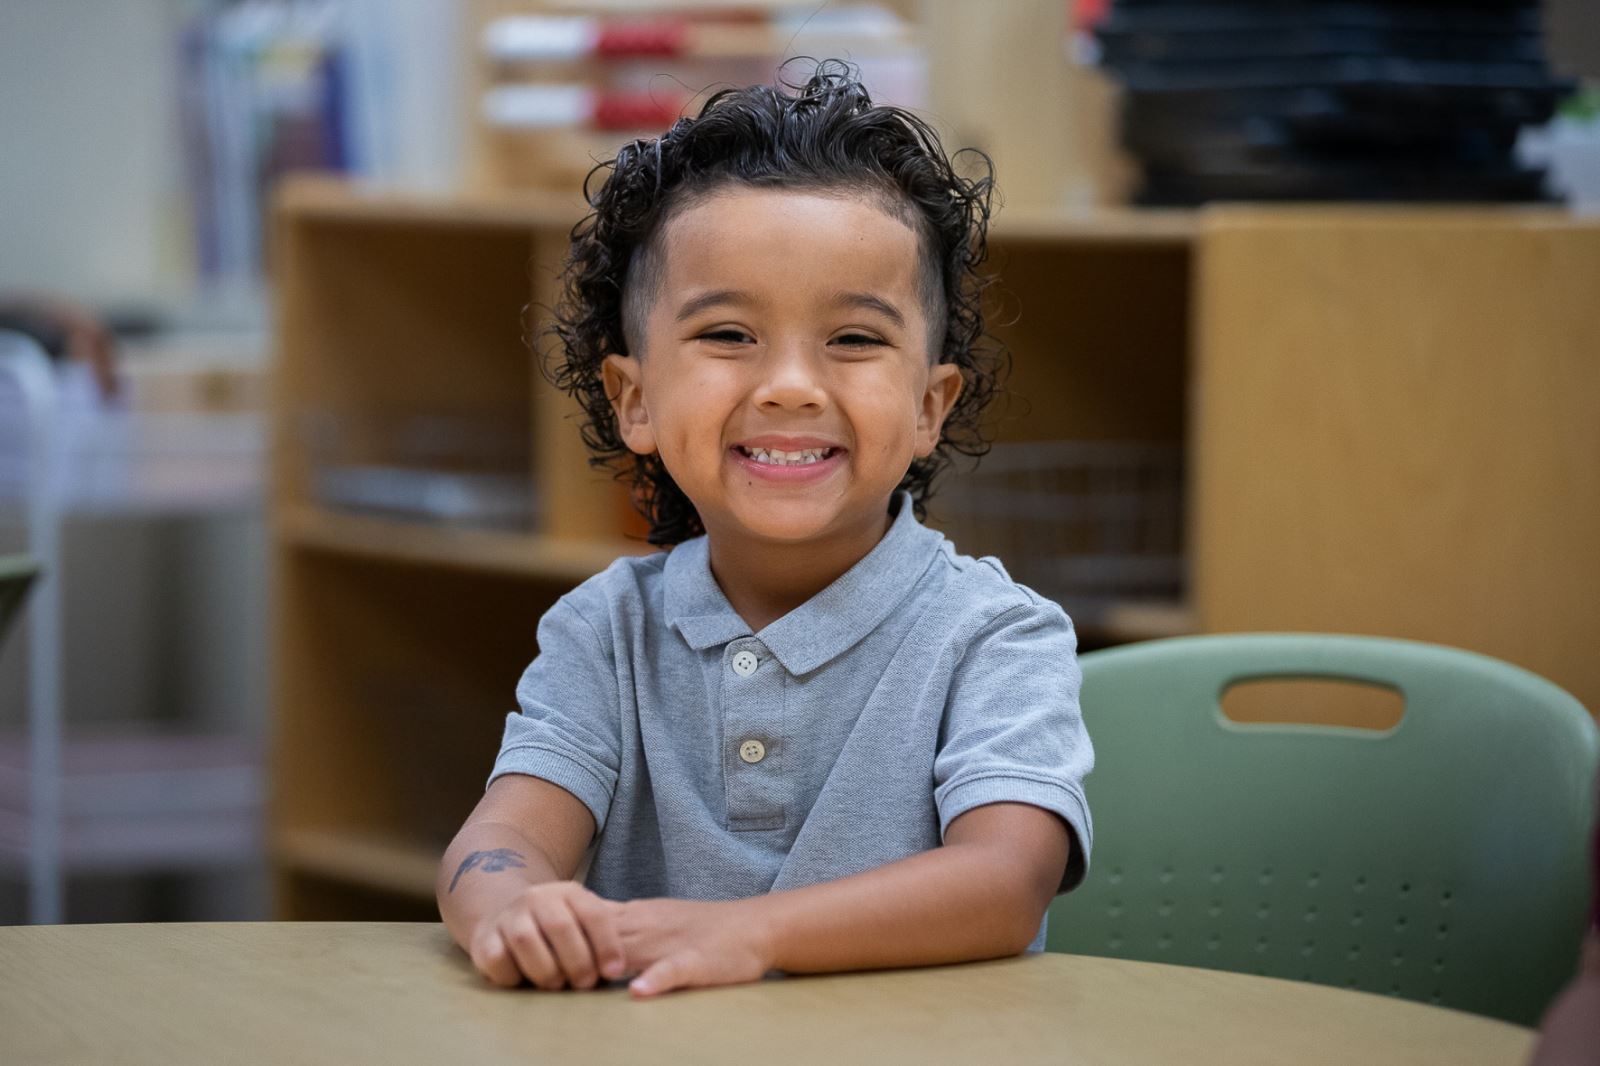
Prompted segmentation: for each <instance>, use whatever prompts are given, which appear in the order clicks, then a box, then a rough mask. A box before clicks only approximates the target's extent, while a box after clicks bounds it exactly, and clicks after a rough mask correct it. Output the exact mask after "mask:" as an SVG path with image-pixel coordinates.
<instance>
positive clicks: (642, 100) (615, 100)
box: [590, 93, 683, 130]
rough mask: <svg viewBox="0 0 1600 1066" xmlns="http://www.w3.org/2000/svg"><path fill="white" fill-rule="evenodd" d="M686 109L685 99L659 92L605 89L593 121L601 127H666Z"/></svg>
mask: <svg viewBox="0 0 1600 1066" xmlns="http://www.w3.org/2000/svg"><path fill="white" fill-rule="evenodd" d="M682 113H683V99H682V98H680V97H677V96H662V95H660V94H658V93H604V94H602V95H601V96H600V98H599V99H598V100H596V101H595V105H594V117H593V118H592V119H591V120H590V125H591V126H592V127H594V128H595V129H601V130H664V129H666V128H667V127H668V126H670V125H672V124H673V123H674V122H676V121H677V120H678V116H679V115H681V114H682Z"/></svg>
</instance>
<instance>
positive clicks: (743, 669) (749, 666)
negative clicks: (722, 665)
mask: <svg viewBox="0 0 1600 1066" xmlns="http://www.w3.org/2000/svg"><path fill="white" fill-rule="evenodd" d="M760 665H761V660H760V659H758V658H756V653H755V652H753V651H740V652H734V655H733V672H734V673H736V674H738V675H739V676H740V677H749V676H750V675H751V674H753V673H755V672H756V667H757V666H760ZM757 758H759V756H757ZM751 761H754V760H751Z"/></svg>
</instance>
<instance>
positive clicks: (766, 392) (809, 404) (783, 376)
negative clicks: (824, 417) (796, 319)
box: [753, 345, 828, 410]
mask: <svg viewBox="0 0 1600 1066" xmlns="http://www.w3.org/2000/svg"><path fill="white" fill-rule="evenodd" d="M818 370H819V368H818V367H817V365H816V362H815V359H814V358H813V356H812V354H811V353H810V352H807V351H805V350H803V349H802V348H800V346H798V345H796V346H793V347H785V348H784V349H776V348H775V349H774V350H772V351H769V353H768V355H767V358H765V359H763V360H762V361H761V372H762V377H761V381H760V383H759V384H757V386H756V389H755V394H754V397H753V399H754V400H755V402H756V405H757V406H759V407H792V408H797V409H798V408H817V409H819V410H820V409H821V408H823V407H825V406H826V405H827V401H828V394H827V390H826V389H824V388H823V385H822V379H821V376H820V374H819V373H818Z"/></svg>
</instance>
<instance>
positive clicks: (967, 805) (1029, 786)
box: [933, 601, 1094, 892]
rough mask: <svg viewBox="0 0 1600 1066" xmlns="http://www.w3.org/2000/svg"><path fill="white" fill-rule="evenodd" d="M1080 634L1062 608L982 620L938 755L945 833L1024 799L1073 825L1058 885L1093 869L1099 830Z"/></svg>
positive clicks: (1072, 883) (957, 682) (1071, 884)
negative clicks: (973, 814) (1082, 702)
mask: <svg viewBox="0 0 1600 1066" xmlns="http://www.w3.org/2000/svg"><path fill="white" fill-rule="evenodd" d="M1077 646H1078V640H1077V635H1076V633H1074V631H1073V628H1072V622H1071V620H1069V619H1068V618H1067V616H1066V614H1065V612H1063V611H1062V610H1061V608H1060V607H1058V606H1056V605H1055V604H1053V603H1050V602H1048V601H1044V602H1034V601H1030V602H1029V603H1026V604H1022V605H1019V606H1017V607H1014V608H1011V609H1010V610H1007V611H1005V612H1004V613H1002V614H1000V615H999V616H998V617H996V618H995V619H993V620H992V621H991V622H989V623H988V624H987V625H986V626H984V627H983V628H982V629H981V630H980V631H979V632H978V633H977V634H976V635H975V637H974V638H973V639H972V641H971V643H970V644H969V645H968V647H967V648H966V650H965V652H964V653H963V655H962V658H961V662H960V663H959V664H958V666H957V668H956V672H955V675H954V677H953V679H952V682H951V687H950V696H949V702H948V703H947V704H946V706H945V711H944V721H943V724H942V729H941V736H940V746H939V752H938V754H937V755H936V756H935V758H934V765H933V775H934V803H935V804H936V805H937V807H938V811H939V835H940V837H941V838H942V837H943V836H944V833H945V831H946V830H947V829H949V827H950V823H951V822H952V821H954V820H955V819H956V818H957V817H958V816H960V815H962V814H965V813H966V812H967V811H970V810H972V809H973V808H975V807H982V806H984V805H985V804H990V803H1027V804H1030V805H1032V806H1035V807H1042V808H1044V809H1045V810H1047V811H1051V812H1054V813H1055V814H1058V815H1060V816H1061V818H1062V819H1063V820H1065V821H1066V823H1067V825H1068V826H1069V827H1071V829H1072V834H1073V837H1074V839H1073V841H1072V854H1071V857H1070V859H1069V861H1068V863H1067V869H1066V872H1065V874H1064V875H1063V877H1062V880H1061V886H1060V888H1059V889H1058V890H1057V891H1059V892H1067V891H1070V890H1071V889H1073V888H1076V887H1077V886H1078V885H1079V884H1080V883H1081V882H1082V881H1083V878H1084V876H1085V875H1086V874H1087V873H1088V869H1089V852H1090V848H1091V847H1092V845H1093V840H1094V827H1093V824H1092V823H1091V821H1090V819H1089V807H1088V804H1087V802H1085V800H1084V795H1083V779H1084V777H1085V776H1086V775H1087V774H1088V773H1089V771H1090V770H1091V769H1092V768H1093V766H1094V749H1093V747H1092V746H1091V745H1090V743H1089V734H1088V732H1087V731H1085V729H1084V727H1083V715H1082V714H1081V713H1080V711H1079V707H1078V691H1079V689H1080V688H1081V686H1082V681H1083V673H1082V671H1081V670H1080V669H1079V668H1078V659H1077Z"/></svg>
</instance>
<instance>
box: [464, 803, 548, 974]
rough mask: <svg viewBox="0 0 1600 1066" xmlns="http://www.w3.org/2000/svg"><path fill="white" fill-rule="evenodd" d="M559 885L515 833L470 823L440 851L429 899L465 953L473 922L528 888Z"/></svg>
mask: <svg viewBox="0 0 1600 1066" xmlns="http://www.w3.org/2000/svg"><path fill="white" fill-rule="evenodd" d="M560 879H561V876H560V874H558V873H557V872H556V870H555V868H554V866H553V865H552V864H551V863H550V860H549V859H548V858H547V857H546V856H545V854H544V852H543V851H541V850H540V849H539V848H538V846H537V845H535V844H534V843H533V842H532V841H531V840H529V839H528V838H527V837H525V836H524V835H522V834H521V833H520V832H518V831H517V830H516V828H514V827H513V826H510V825H506V824H505V823H503V822H475V823H472V824H469V825H467V826H464V827H463V828H462V830H461V832H459V833H457V834H456V838H455V839H454V840H452V841H451V842H450V847H449V848H447V849H446V850H445V853H444V858H443V859H442V860H440V863H439V876H438V879H437V880H436V881H435V883H434V897H435V898H436V899H437V900H438V903H439V916H440V917H441V918H442V919H443V920H444V924H445V928H446V929H448V930H449V931H450V935H451V936H452V937H453V938H454V939H455V942H456V943H457V944H459V945H461V947H462V948H463V949H467V948H468V944H469V941H470V940H471V937H472V930H473V929H474V927H476V926H477V924H478V921H479V919H481V918H483V917H484V916H486V915H488V914H492V913H495V912H497V911H499V910H500V909H501V908H503V907H504V906H505V905H506V904H508V903H510V902H511V900H512V899H513V898H514V897H515V896H516V895H517V894H518V893H519V892H521V891H522V890H523V889H525V888H527V887H528V886H529V885H537V884H543V883H544V882H546V881H559V880H560Z"/></svg>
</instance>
